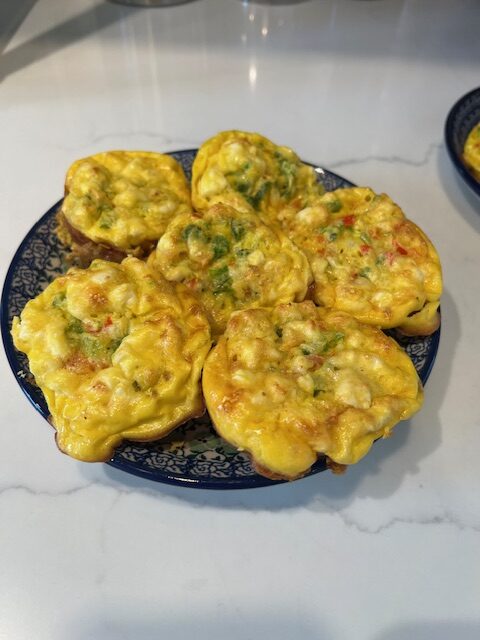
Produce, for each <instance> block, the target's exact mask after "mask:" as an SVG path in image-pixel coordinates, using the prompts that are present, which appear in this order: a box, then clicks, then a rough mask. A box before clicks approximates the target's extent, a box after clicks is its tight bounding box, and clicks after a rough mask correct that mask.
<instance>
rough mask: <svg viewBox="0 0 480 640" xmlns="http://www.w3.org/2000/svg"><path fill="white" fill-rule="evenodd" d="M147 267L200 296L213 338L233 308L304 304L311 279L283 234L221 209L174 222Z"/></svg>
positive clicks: (246, 215) (224, 207)
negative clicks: (184, 285)
mask: <svg viewBox="0 0 480 640" xmlns="http://www.w3.org/2000/svg"><path fill="white" fill-rule="evenodd" d="M150 264H152V265H155V266H156V267H157V268H159V269H160V270H161V272H162V274H163V275H164V276H165V278H167V280H171V281H175V282H183V283H184V284H186V285H187V286H188V287H189V288H190V289H191V290H192V291H193V292H195V293H196V295H198V297H199V299H200V300H201V302H202V303H203V305H204V307H205V309H206V312H207V315H208V318H209V320H210V322H211V324H212V330H213V332H214V334H215V335H218V334H219V333H222V332H223V330H224V329H225V326H226V323H227V320H228V318H229V317H230V315H231V313H232V312H233V311H235V310H237V309H244V308H248V307H261V306H272V305H275V304H279V303H281V302H291V301H301V300H303V299H304V298H305V295H306V293H307V288H308V286H309V284H310V282H311V280H312V276H311V271H310V268H309V265H308V261H307V259H306V257H305V256H304V255H303V253H302V252H301V251H299V250H298V249H297V248H296V247H295V245H294V244H293V243H292V242H290V240H288V238H286V237H285V235H284V234H283V233H282V232H280V231H276V230H274V229H271V228H269V227H267V226H266V225H265V224H263V223H262V222H261V221H260V220H259V219H258V216H256V215H255V214H252V213H246V212H244V213H239V212H237V211H236V210H234V209H232V208H231V207H229V206H227V205H220V204H219V205H216V206H214V207H212V208H211V209H209V210H208V211H206V212H205V213H204V215H203V217H201V218H200V217H198V216H195V215H188V214H187V215H182V216H178V217H177V218H176V219H175V220H173V221H172V223H171V224H170V226H169V227H168V229H167V231H166V232H165V234H164V235H163V237H162V238H161V240H160V241H159V243H158V246H157V250H156V252H155V254H154V255H153V256H152V258H151V259H150Z"/></svg>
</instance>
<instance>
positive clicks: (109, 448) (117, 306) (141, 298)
mask: <svg viewBox="0 0 480 640" xmlns="http://www.w3.org/2000/svg"><path fill="white" fill-rule="evenodd" d="M12 335H13V340H14V344H15V346H16V347H17V349H19V350H20V351H23V352H24V353H26V355H27V356H28V361H29V366H30V370H31V372H32V374H33V375H34V377H35V381H36V383H37V384H38V386H39V387H40V388H41V390H42V392H43V394H44V396H45V399H46V401H47V404H48V408H49V410H50V413H51V421H52V424H53V426H54V427H55V429H56V431H57V434H56V439H57V444H58V446H59V448H60V449H61V450H62V451H63V452H65V453H67V454H68V455H70V456H72V457H74V458H77V459H78V460H84V461H87V462H95V461H102V460H107V459H109V458H110V457H111V456H112V453H113V451H114V449H115V447H116V446H117V445H118V444H119V443H120V442H121V441H122V440H123V439H130V440H136V441H147V440H156V439H158V438H160V437H162V436H163V435H165V434H166V433H168V432H170V431H171V430H172V429H174V428H175V427H176V426H177V425H179V424H181V423H183V422H185V421H186V420H188V419H189V418H192V417H196V416H199V415H201V414H203V412H204V402H203V398H202V393H201V388H200V375H201V371H202V366H203V363H204V360H205V357H206V355H207V353H208V350H209V349H210V346H211V341H210V329H209V325H208V322H207V319H206V318H205V315H204V313H203V311H202V309H201V305H200V304H199V303H198V301H197V300H196V298H195V297H194V296H192V294H191V293H190V292H189V291H188V290H187V289H186V288H185V287H183V286H182V285H178V286H176V287H174V286H173V285H172V284H170V283H169V282H167V281H166V280H164V279H163V278H162V277H161V276H160V275H159V274H157V273H155V272H153V271H152V270H151V269H150V268H149V267H148V266H147V264H146V263H144V262H142V261H140V260H138V259H137V258H134V257H129V258H126V259H125V260H124V261H123V262H122V263H121V264H115V263H112V262H106V261H103V260H95V261H94V262H92V264H91V266H90V267H89V268H88V269H86V270H82V269H78V268H72V269H70V271H68V272H67V273H66V274H65V275H63V276H60V277H58V278H57V279H56V280H54V281H53V282H52V283H51V284H50V285H49V286H48V287H47V288H46V289H45V291H43V292H42V293H41V294H40V295H39V296H37V297H36V298H34V299H33V300H30V301H29V302H28V303H27V305H26V306H25V308H24V310H23V311H22V313H21V316H20V318H15V319H14V322H13V328H12Z"/></svg>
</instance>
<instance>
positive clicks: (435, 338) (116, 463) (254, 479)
mask: <svg viewBox="0 0 480 640" xmlns="http://www.w3.org/2000/svg"><path fill="white" fill-rule="evenodd" d="M197 152H198V148H188V149H176V150H171V151H165V152H163V153H165V154H168V155H172V154H179V155H182V154H196V153H197ZM302 162H303V163H304V164H306V165H308V166H311V167H313V168H314V169H315V170H316V171H317V170H320V171H322V172H324V173H326V174H328V175H329V176H332V177H333V178H335V179H337V180H339V181H341V182H344V183H348V184H349V185H350V186H352V187H354V186H356V185H355V183H353V182H351V181H350V180H348V179H347V178H344V177H343V176H341V175H339V174H337V173H335V172H333V171H330V170H329V169H327V168H326V167H322V166H320V165H319V164H315V163H311V162H307V161H304V160H302ZM320 171H317V173H320ZM62 201H63V198H60V200H58V201H57V202H56V203H55V204H53V205H52V206H51V207H50V208H49V209H48V210H47V211H46V212H45V213H44V214H43V215H42V216H41V217H40V218H39V219H38V220H37V221H36V222H35V223H34V224H33V225H32V227H31V228H30V229H29V230H28V231H27V233H26V235H25V236H24V238H23V239H22V241H21V242H20V244H19V245H18V247H17V249H16V250H15V252H14V254H13V257H12V259H11V262H10V265H9V267H8V270H7V273H6V276H5V280H4V283H3V287H2V295H1V299H0V327H1V333H2V341H3V346H4V349H5V353H6V356H7V360H8V363H9V365H10V368H11V370H12V372H13V375H14V377H15V380H16V381H17V384H18V385H19V387H20V389H21V390H22V392H23V394H24V395H25V396H26V397H27V399H28V401H29V403H30V404H31V405H32V406H33V407H34V408H35V410H36V411H37V412H38V413H40V415H41V416H42V417H43V418H44V419H45V420H46V421H47V422H48V417H49V415H50V414H49V412H48V408H47V410H45V409H44V407H42V406H41V405H39V404H38V403H37V402H36V401H35V400H34V398H33V397H32V396H31V395H29V392H28V389H27V387H26V385H24V384H23V382H22V378H21V377H20V376H18V374H17V365H18V361H17V357H16V353H17V349H16V348H15V346H14V344H13V339H12V337H11V333H10V326H9V318H8V304H7V301H8V299H9V293H10V290H11V285H12V281H13V277H14V271H15V267H16V264H17V262H18V260H19V257H20V255H21V253H22V250H23V248H24V247H25V245H26V244H27V243H28V242H29V240H30V239H31V237H32V236H34V235H35V232H36V230H37V229H38V227H40V226H41V225H42V224H43V223H44V222H45V221H46V220H48V219H49V218H50V217H51V216H52V215H53V214H54V213H55V212H56V210H57V209H58V207H59V206H60V205H61V203H62ZM440 334H441V324H440V326H439V328H438V329H437V331H435V333H433V334H432V336H431V339H432V343H431V346H430V350H429V356H428V359H427V362H426V364H425V366H424V369H423V370H422V377H421V378H420V379H421V381H422V385H423V386H425V384H426V382H427V380H428V378H429V377H430V373H431V371H432V369H433V365H434V363H435V360H436V357H437V353H438V348H439V343H440ZM419 377H420V375H419ZM42 395H43V393H42ZM45 407H47V405H46V401H45ZM123 442H125V441H123ZM131 443H132V444H133V445H135V444H141V443H136V442H135V441H131ZM104 464H106V465H107V466H109V467H112V468H114V469H117V470H119V471H122V472H124V473H128V474H130V475H134V476H137V477H139V478H142V479H144V480H149V481H153V482H158V483H161V484H167V485H171V486H177V487H190V488H195V489H205V490H240V489H256V488H262V487H268V486H273V485H278V484H285V483H288V482H291V481H289V480H272V479H270V478H267V477H265V476H262V475H260V474H258V473H255V474H253V475H250V476H242V477H238V476H237V477H234V478H225V479H222V478H219V479H212V478H211V477H209V478H201V477H199V478H192V477H190V476H186V475H185V474H182V473H171V472H168V471H162V472H161V473H160V474H159V473H158V470H156V471H155V470H148V469H147V468H146V467H144V466H138V465H136V464H135V463H132V462H131V461H129V460H128V459H126V458H115V454H114V455H113V456H112V458H111V459H110V460H107V461H106V462H105V463H104ZM315 465H319V466H321V467H322V468H318V469H315V470H314V471H313V473H307V474H306V475H305V476H304V477H305V478H306V477H310V476H312V475H317V474H318V473H321V472H323V471H325V469H326V468H327V465H326V461H325V456H321V455H320V456H319V457H318V459H317V461H316V463H315ZM300 479H302V478H299V480H300Z"/></svg>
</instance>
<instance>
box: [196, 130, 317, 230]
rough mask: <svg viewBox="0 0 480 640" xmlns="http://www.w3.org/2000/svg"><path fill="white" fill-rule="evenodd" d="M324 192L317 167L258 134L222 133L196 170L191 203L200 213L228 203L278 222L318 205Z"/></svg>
mask: <svg viewBox="0 0 480 640" xmlns="http://www.w3.org/2000/svg"><path fill="white" fill-rule="evenodd" d="M322 193H323V187H322V186H321V185H320V184H319V183H318V182H317V178H316V174H315V171H314V170H313V168H312V167H310V166H308V165H305V164H303V163H302V162H301V161H300V159H299V158H298V156H297V155H296V153H295V152H294V151H292V149H289V148H288V147H281V146H277V145H276V144H274V143H273V142H271V141H270V140H268V138H265V137H263V136H261V135H259V134H258V133H247V132H244V131H224V132H222V133H219V134H217V135H216V136H214V137H213V138H210V140H207V141H206V142H205V143H204V144H203V145H202V146H201V147H200V149H199V151H198V154H197V156H196V158H195V161H194V163H193V167H192V202H193V206H194V208H195V209H197V210H198V211H205V210H206V209H208V208H209V207H210V206H211V205H212V204H216V203H218V202H223V203H226V204H229V205H231V206H233V207H234V208H236V209H237V210H238V211H255V212H256V213H259V214H260V215H262V217H264V218H266V219H267V220H269V221H275V220H276V218H277V216H278V215H279V214H280V213H281V214H282V215H293V213H294V212H296V211H299V210H300V209H303V208H304V207H306V206H313V205H314V204H315V202H316V199H317V198H318V196H319V195H321V194H322Z"/></svg>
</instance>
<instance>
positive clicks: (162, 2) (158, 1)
mask: <svg viewBox="0 0 480 640" xmlns="http://www.w3.org/2000/svg"><path fill="white" fill-rule="evenodd" d="M109 1H110V2H114V3H115V4H127V5H130V6H135V7H172V6H173V5H175V4H186V3H187V2H194V0H109Z"/></svg>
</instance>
